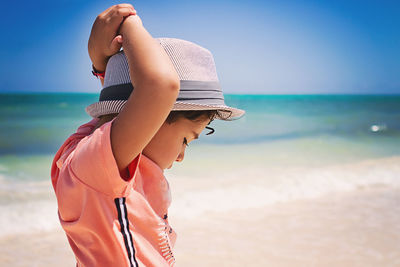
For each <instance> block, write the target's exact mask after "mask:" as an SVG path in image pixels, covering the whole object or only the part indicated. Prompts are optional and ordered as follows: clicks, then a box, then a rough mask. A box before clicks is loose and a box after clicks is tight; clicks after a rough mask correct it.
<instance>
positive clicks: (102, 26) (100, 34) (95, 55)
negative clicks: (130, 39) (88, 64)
mask: <svg viewBox="0 0 400 267" xmlns="http://www.w3.org/2000/svg"><path fill="white" fill-rule="evenodd" d="M130 15H136V10H135V9H134V8H133V6H132V5H131V4H118V5H114V6H111V7H109V8H107V9H106V10H105V11H103V12H102V13H100V14H99V15H98V16H97V17H96V20H95V21H94V23H93V26H92V31H91V32H90V37H89V42H88V50H89V57H90V59H91V60H92V63H93V65H94V67H95V68H96V69H97V70H98V71H104V70H105V69H106V65H107V62H108V59H109V58H110V57H111V56H112V55H114V54H115V53H117V52H118V51H119V50H120V49H121V46H122V36H121V35H119V33H118V31H119V27H120V25H121V23H122V22H123V21H124V19H125V17H128V16H130Z"/></svg>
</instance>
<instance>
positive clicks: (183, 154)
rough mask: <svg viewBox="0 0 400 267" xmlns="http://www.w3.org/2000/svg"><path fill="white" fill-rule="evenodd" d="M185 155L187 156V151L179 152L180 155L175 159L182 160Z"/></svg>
mask: <svg viewBox="0 0 400 267" xmlns="http://www.w3.org/2000/svg"><path fill="white" fill-rule="evenodd" d="M184 157H185V151H182V152H181V153H179V155H178V157H177V158H176V160H175V161H177V162H181V161H182V160H183V158H184Z"/></svg>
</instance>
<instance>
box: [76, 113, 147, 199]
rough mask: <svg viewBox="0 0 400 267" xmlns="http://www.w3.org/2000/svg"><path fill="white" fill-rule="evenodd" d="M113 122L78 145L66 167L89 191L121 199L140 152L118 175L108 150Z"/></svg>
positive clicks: (98, 129)
mask: <svg viewBox="0 0 400 267" xmlns="http://www.w3.org/2000/svg"><path fill="white" fill-rule="evenodd" d="M114 119H115V118H114ZM114 119H112V120H111V121H109V122H106V123H104V124H103V125H101V126H100V127H99V128H97V129H96V130H95V131H94V132H93V133H92V134H90V135H88V136H86V137H84V138H83V139H82V140H81V141H80V142H79V143H78V145H77V147H76V148H75V151H74V152H73V153H74V154H73V155H72V158H71V162H70V164H71V165H70V167H71V171H72V172H73V175H74V176H75V177H76V178H77V179H78V180H80V181H81V182H82V183H84V184H86V185H87V186H89V187H91V188H92V189H94V190H96V191H99V192H101V193H104V194H106V195H109V196H112V197H124V196H127V195H128V194H129V191H130V189H131V188H132V184H133V182H134V180H135V176H136V173H137V172H138V169H139V163H140V159H141V153H139V154H138V155H137V156H136V158H134V159H133V160H132V162H131V163H130V164H129V166H128V167H127V169H126V170H125V171H123V172H121V173H120V171H119V169H118V165H117V162H116V161H115V158H114V154H113V152H112V148H111V135H110V132H111V125H112V122H113V121H114Z"/></svg>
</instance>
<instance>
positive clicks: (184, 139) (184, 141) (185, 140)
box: [183, 137, 189, 146]
mask: <svg viewBox="0 0 400 267" xmlns="http://www.w3.org/2000/svg"><path fill="white" fill-rule="evenodd" d="M183 143H184V144H185V145H186V146H189V145H188V142H187V139H186V137H184V138H183Z"/></svg>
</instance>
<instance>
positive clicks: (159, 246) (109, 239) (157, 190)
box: [51, 118, 176, 267]
mask: <svg viewBox="0 0 400 267" xmlns="http://www.w3.org/2000/svg"><path fill="white" fill-rule="evenodd" d="M114 119H115V118H114ZM114 119H113V120H111V121H109V122H106V123H104V124H103V125H102V126H100V127H99V128H97V129H96V130H95V131H94V132H93V133H91V132H92V130H93V129H94V127H95V125H96V123H97V122H98V120H99V119H93V120H91V121H90V122H88V123H86V124H83V125H81V126H80V127H79V128H78V130H77V131H76V132H75V133H74V134H72V135H71V136H70V137H69V138H68V139H67V140H66V141H65V142H64V144H63V145H62V146H61V147H60V149H59V150H58V152H57V153H56V155H55V157H54V159H53V163H52V167H51V181H52V184H53V188H54V191H55V194H56V197H57V203H58V217H59V220H60V222H61V226H62V227H63V229H64V231H65V233H66V235H67V238H68V242H69V244H70V246H71V248H72V250H73V252H74V254H75V257H76V261H77V266H85V267H86V266H107V267H109V266H134V267H136V266H157V267H163V266H173V265H174V263H175V258H174V255H173V252H172V248H173V246H174V244H175V240H176V233H175V231H174V230H173V229H172V228H171V227H170V225H169V223H168V207H169V205H170V203H171V194H170V189H169V185H168V181H167V180H166V179H165V176H164V174H163V170H162V169H161V168H160V167H159V166H158V165H157V164H156V163H155V162H153V161H152V160H151V159H149V158H147V157H146V156H145V155H143V154H139V155H138V156H137V157H136V158H135V159H133V160H132V162H131V163H130V164H129V166H128V168H127V170H126V173H121V172H120V171H119V169H118V166H117V163H116V161H115V158H114V155H113V152H112V149H111V139H110V130H111V123H112V121H114Z"/></svg>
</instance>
